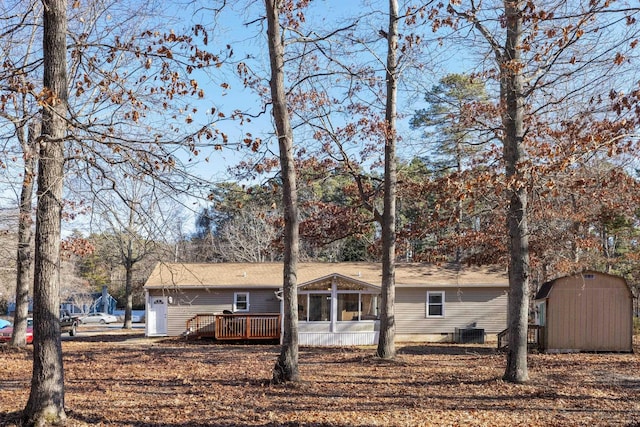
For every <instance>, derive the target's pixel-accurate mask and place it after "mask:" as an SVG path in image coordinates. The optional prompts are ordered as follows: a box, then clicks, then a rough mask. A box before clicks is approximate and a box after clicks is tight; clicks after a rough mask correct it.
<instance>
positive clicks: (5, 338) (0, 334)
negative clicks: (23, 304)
mask: <svg viewBox="0 0 640 427" xmlns="http://www.w3.org/2000/svg"><path fill="white" fill-rule="evenodd" d="M12 334H13V326H5V327H4V328H2V329H0V343H2V342H9V340H11V335H12ZM31 343H33V319H32V318H28V319H27V344H31Z"/></svg>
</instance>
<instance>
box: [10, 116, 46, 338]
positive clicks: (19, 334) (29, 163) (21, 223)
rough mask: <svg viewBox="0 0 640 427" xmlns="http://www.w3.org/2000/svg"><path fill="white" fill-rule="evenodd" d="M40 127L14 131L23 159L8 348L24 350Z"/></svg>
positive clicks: (30, 126) (34, 126)
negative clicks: (14, 309)
mask: <svg viewBox="0 0 640 427" xmlns="http://www.w3.org/2000/svg"><path fill="white" fill-rule="evenodd" d="M39 132H40V124H39V123H37V124H36V122H35V121H31V122H30V124H29V130H28V134H27V136H26V138H25V136H24V129H18V137H19V138H20V139H21V142H20V145H21V146H22V153H23V156H24V172H23V173H24V175H23V177H22V189H21V190H20V213H19V217H18V253H17V260H16V267H17V274H18V275H17V277H16V311H15V313H14V316H13V334H12V335H11V341H10V343H9V345H12V346H16V347H24V346H26V345H27V316H28V314H29V285H30V278H31V238H32V235H31V225H32V224H33V218H32V213H31V208H32V199H33V188H34V179H35V178H36V174H35V168H36V159H37V156H36V150H37V143H36V139H37V137H38V134H39Z"/></svg>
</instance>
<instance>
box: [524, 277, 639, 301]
mask: <svg viewBox="0 0 640 427" xmlns="http://www.w3.org/2000/svg"><path fill="white" fill-rule="evenodd" d="M586 274H599V275H602V276H608V277H616V278H619V279H621V280H622V281H623V282H624V284H625V286H627V287H628V284H627V281H626V280H625V278H624V277H622V276H616V275H614V274H608V273H602V272H600V271H595V270H585V271H582V272H580V273H576V274H571V275H569V276H562V277H556V278H555V279H553V280H549V281H548V282H545V283H543V284H542V286H540V289H538V292H536V296H535V297H534V298H533V299H534V300H539V299H546V298H549V294H550V293H551V289H553V285H554V284H555V283H556V282H557V281H558V280H560V279H564V278H566V277H574V276H584V275H586Z"/></svg>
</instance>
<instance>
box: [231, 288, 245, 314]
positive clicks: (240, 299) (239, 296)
mask: <svg viewBox="0 0 640 427" xmlns="http://www.w3.org/2000/svg"><path fill="white" fill-rule="evenodd" d="M233 311H234V312H235V311H249V292H235V293H234V294H233Z"/></svg>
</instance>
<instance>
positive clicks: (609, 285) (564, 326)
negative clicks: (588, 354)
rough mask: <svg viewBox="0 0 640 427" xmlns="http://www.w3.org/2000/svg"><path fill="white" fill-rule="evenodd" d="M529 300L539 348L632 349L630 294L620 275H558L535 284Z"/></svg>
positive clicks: (562, 351) (586, 273) (568, 349)
mask: <svg viewBox="0 0 640 427" xmlns="http://www.w3.org/2000/svg"><path fill="white" fill-rule="evenodd" d="M534 304H535V308H536V323H537V324H538V325H540V326H542V327H543V328H542V334H541V341H542V342H541V348H542V350H543V351H546V352H549V353H566V352H578V351H620V352H631V351H633V346H632V340H633V294H632V293H631V289H630V288H629V286H628V284H627V282H626V280H625V279H624V278H623V277H620V276H614V275H611V274H606V273H600V272H597V271H584V272H582V273H578V274H574V275H571V276H566V277H560V278H557V279H555V280H551V281H549V282H546V283H544V284H543V285H542V286H541V287H540V290H539V291H538V292H537V294H536V296H535V301H534Z"/></svg>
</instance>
